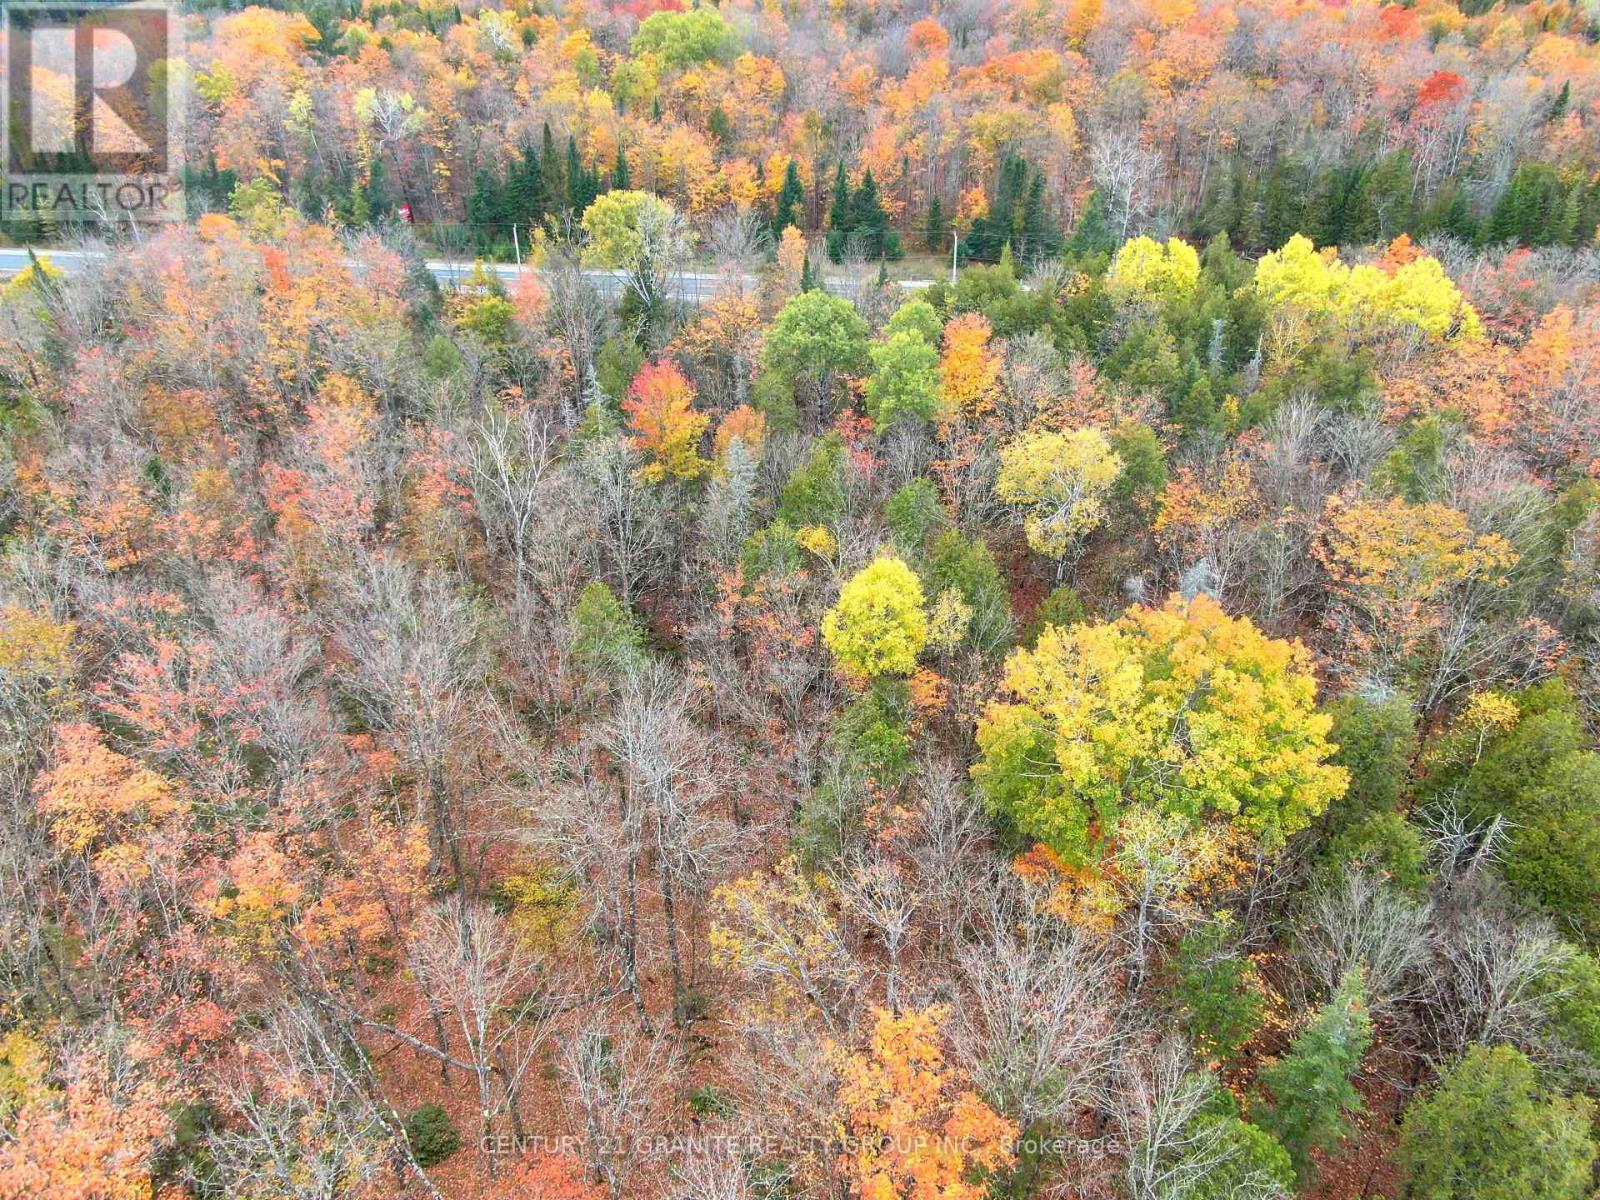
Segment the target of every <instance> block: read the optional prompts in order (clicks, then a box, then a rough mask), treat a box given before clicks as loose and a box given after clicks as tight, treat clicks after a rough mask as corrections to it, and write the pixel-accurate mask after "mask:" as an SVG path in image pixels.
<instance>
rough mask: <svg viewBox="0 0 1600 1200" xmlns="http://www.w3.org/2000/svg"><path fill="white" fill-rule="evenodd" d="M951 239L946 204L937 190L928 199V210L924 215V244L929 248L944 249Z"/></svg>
mask: <svg viewBox="0 0 1600 1200" xmlns="http://www.w3.org/2000/svg"><path fill="white" fill-rule="evenodd" d="M949 240H950V230H949V228H948V227H947V225H946V222H945V219H944V205H943V204H942V203H940V201H939V193H938V192H935V193H934V194H933V195H932V196H931V197H929V199H928V211H927V212H926V213H924V214H923V217H922V244H923V245H925V246H926V247H927V248H928V249H929V250H943V249H944V244H945V243H946V242H947V241H949Z"/></svg>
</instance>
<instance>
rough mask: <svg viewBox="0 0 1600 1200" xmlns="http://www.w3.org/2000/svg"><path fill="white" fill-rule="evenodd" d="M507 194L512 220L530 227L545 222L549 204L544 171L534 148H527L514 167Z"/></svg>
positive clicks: (507, 184) (508, 182) (507, 183)
mask: <svg viewBox="0 0 1600 1200" xmlns="http://www.w3.org/2000/svg"><path fill="white" fill-rule="evenodd" d="M506 192H507V196H506V199H507V207H508V208H509V209H510V210H511V219H512V220H513V221H515V222H517V224H519V225H522V226H524V227H528V226H534V225H537V224H539V222H541V221H542V220H544V211H545V205H546V203H547V199H546V197H545V192H544V169H543V167H542V166H541V164H540V162H539V152H538V151H537V150H535V149H534V148H533V147H532V146H525V147H524V148H523V151H522V158H521V159H520V160H519V161H518V162H517V163H515V164H514V165H513V166H512V168H511V171H510V177H509V179H508V180H507V182H506Z"/></svg>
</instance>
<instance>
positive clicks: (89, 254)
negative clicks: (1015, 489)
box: [0, 246, 931, 304]
mask: <svg viewBox="0 0 1600 1200" xmlns="http://www.w3.org/2000/svg"><path fill="white" fill-rule="evenodd" d="M35 252H36V253H37V254H38V255H39V257H40V258H48V259H49V260H50V261H51V262H52V263H53V264H54V265H56V266H57V267H60V268H61V269H62V270H63V271H65V272H66V273H67V274H69V275H70V274H72V273H73V272H74V271H79V270H82V269H83V268H84V267H85V266H87V265H89V264H90V263H93V262H97V261H99V260H100V259H102V258H104V257H105V255H106V251H104V250H65V249H60V250H57V249H40V250H37V251H35ZM27 265H28V251H27V250H26V249H25V248H22V247H18V246H0V278H3V277H5V276H10V275H15V274H16V273H17V272H18V271H20V270H22V269H23V268H24V267H26V266H27ZM427 267H428V270H429V271H430V272H431V273H432V274H433V277H434V278H435V279H437V280H438V281H439V282H440V283H441V284H442V285H444V286H445V287H452V286H454V285H456V284H457V283H459V282H460V281H461V280H463V279H465V278H466V277H467V276H468V275H469V274H471V272H472V267H473V263H472V261H471V260H461V261H457V260H452V259H442V258H430V259H428V260H427ZM484 269H485V270H488V271H491V272H493V273H494V274H496V275H498V276H499V277H500V278H501V279H503V280H506V281H507V282H509V281H511V280H512V279H515V278H516V277H517V275H518V273H519V272H520V271H521V270H523V268H520V267H518V266H516V265H515V264H513V263H485V264H484ZM584 274H585V275H586V276H588V278H589V280H590V281H591V282H592V283H593V284H594V285H595V287H596V288H598V289H599V291H600V293H601V294H602V295H605V296H617V295H619V294H620V293H621V292H622V290H623V289H624V288H625V287H627V276H626V274H625V273H623V272H621V271H585V272H584ZM718 278H719V277H718V276H716V275H712V274H705V273H698V272H692V271H686V272H683V273H682V274H679V275H675V276H673V277H672V279H671V280H670V281H669V284H670V286H671V288H672V291H673V295H674V297H675V298H677V299H679V300H686V301H688V302H689V303H691V304H699V303H701V302H702V301H704V300H706V299H708V298H710V297H711V296H712V295H714V294H715V293H716V290H717V280H718ZM827 282H828V290H829V291H831V292H834V293H835V294H839V295H849V294H850V293H851V292H853V291H855V289H856V286H857V285H856V284H855V283H854V282H853V281H852V280H849V279H844V278H838V277H830V278H829V279H828V281H827ZM929 282H931V281H930V280H926V279H908V280H902V281H901V282H900V283H899V285H898V286H899V287H901V288H903V289H905V290H907V291H911V290H914V289H916V288H920V287H926V286H927V285H928V284H929Z"/></svg>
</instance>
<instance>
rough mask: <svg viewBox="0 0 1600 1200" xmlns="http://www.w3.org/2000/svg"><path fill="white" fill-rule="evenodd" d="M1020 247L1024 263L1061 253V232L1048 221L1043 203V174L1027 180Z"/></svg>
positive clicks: (1034, 174) (1036, 174)
mask: <svg viewBox="0 0 1600 1200" xmlns="http://www.w3.org/2000/svg"><path fill="white" fill-rule="evenodd" d="M1021 229H1022V237H1021V240H1020V242H1019V243H1018V244H1019V245H1020V246H1021V247H1022V253H1023V257H1024V261H1032V260H1033V259H1036V258H1053V257H1054V256H1055V255H1057V254H1059V253H1060V252H1061V231H1060V230H1058V229H1057V228H1056V224H1055V222H1054V221H1053V220H1051V219H1050V212H1049V208H1048V207H1047V205H1046V203H1045V192H1044V173H1043V172H1041V171H1035V172H1033V175H1032V178H1030V179H1029V180H1028V191H1027V195H1026V196H1025V197H1024V198H1023V201H1022V221H1021Z"/></svg>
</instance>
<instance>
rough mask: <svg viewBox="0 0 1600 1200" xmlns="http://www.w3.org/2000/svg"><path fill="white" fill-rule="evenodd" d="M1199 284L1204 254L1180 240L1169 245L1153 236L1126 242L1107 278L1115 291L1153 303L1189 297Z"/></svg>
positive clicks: (1175, 239)
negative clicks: (1125, 292) (1128, 293)
mask: <svg viewBox="0 0 1600 1200" xmlns="http://www.w3.org/2000/svg"><path fill="white" fill-rule="evenodd" d="M1199 281H1200V255H1199V254H1198V253H1197V252H1196V251H1195V248H1194V247H1193V246H1191V245H1189V243H1188V242H1185V241H1181V240H1179V239H1178V238H1168V239H1167V244H1166V245H1165V246H1163V245H1162V244H1161V243H1160V242H1158V241H1156V240H1155V239H1154V238H1149V237H1136V238H1134V239H1133V240H1132V241H1129V242H1124V243H1123V245H1122V249H1120V250H1118V251H1117V256H1116V257H1115V258H1113V259H1112V260H1111V270H1110V271H1109V272H1108V273H1107V275H1106V282H1107V283H1108V284H1110V285H1111V286H1112V287H1113V288H1116V289H1120V290H1123V291H1127V292H1131V293H1133V294H1135V295H1138V296H1142V297H1144V298H1145V299H1149V300H1175V299H1179V298H1181V297H1183V296H1187V295H1188V294H1189V293H1190V292H1192V291H1194V285H1195V284H1196V283H1198V282H1199Z"/></svg>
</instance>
